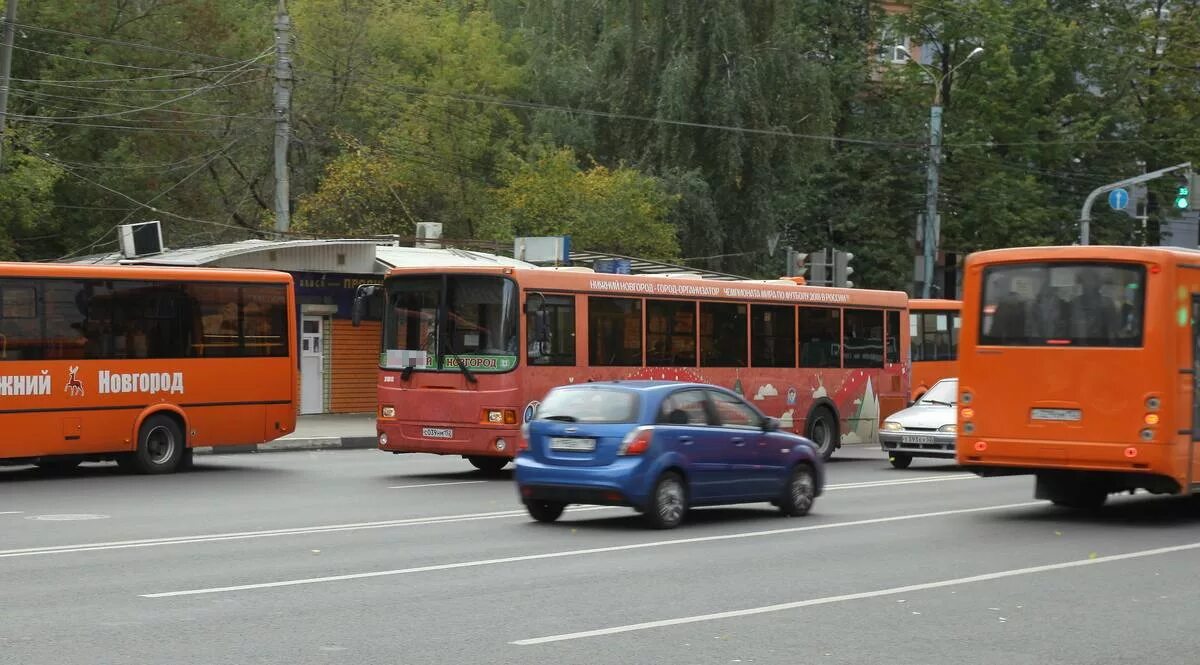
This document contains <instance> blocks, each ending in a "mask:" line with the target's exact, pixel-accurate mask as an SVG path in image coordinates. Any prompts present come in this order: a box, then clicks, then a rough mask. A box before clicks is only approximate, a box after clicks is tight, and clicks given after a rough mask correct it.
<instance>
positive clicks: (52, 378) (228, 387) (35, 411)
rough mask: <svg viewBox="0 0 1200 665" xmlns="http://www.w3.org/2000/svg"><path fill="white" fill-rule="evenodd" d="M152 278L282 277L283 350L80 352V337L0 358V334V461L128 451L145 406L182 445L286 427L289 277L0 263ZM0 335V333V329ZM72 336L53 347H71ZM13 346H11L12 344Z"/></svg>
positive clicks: (291, 411)
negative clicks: (52, 350) (237, 353)
mask: <svg viewBox="0 0 1200 665" xmlns="http://www.w3.org/2000/svg"><path fill="white" fill-rule="evenodd" d="M31 278H32V279H41V280H55V279H60V280H104V281H109V280H111V281H113V282H121V281H125V280H131V281H153V282H159V283H163V282H169V283H180V284H196V283H200V284H220V283H223V282H229V283H236V284H238V285H242V286H249V287H253V286H258V285H282V286H284V287H286V288H285V291H286V294H287V296H286V302H287V307H286V309H287V313H288V315H287V352H286V355H279V356H263V357H230V358H222V357H209V358H144V359H89V358H87V357H86V356H84V355H83V351H82V342H78V343H77V345H78V346H79V347H80V348H79V349H76V350H75V351H72V352H71V353H72V354H75V355H77V357H74V358H69V359H57V358H56V359H45V360H32V359H31V360H11V359H6V358H7V355H8V353H9V350H10V347H8V345H7V340H6V339H0V356H3V358H0V428H2V429H3V430H4V432H5V433H6V434H5V436H4V437H3V440H0V461H3V460H13V459H27V458H39V457H48V456H57V455H69V456H76V455H78V456H93V457H97V458H100V457H103V456H105V455H111V454H114V453H121V452H129V451H132V450H133V449H134V448H135V447H136V444H137V436H138V428H139V427H140V425H141V423H142V422H143V421H144V420H145V419H146V418H147V417H149V416H150V415H153V414H155V413H159V412H168V413H171V414H174V415H175V416H177V418H178V419H179V420H180V421H181V423H182V426H183V431H184V436H185V439H186V443H187V446H188V447H190V448H194V447H200V446H228V445H245V444H254V443H262V442H264V441H270V440H272V439H276V438H278V437H280V436H284V435H286V434H288V433H290V432H293V431H295V428H296V398H297V395H296V393H297V387H296V384H297V371H298V368H297V364H296V317H295V311H296V303H295V293H294V289H293V288H292V278H291V276H290V275H288V274H287V273H281V272H273V271H265V270H224V269H213V268H174V267H157V266H79V265H76V264H26V263H0V280H13V279H31ZM0 337H3V336H2V335H0ZM72 343H74V342H64V345H63V346H61V347H56V348H68V349H73V348H74V347H73V346H71V344H72ZM12 348H13V350H15V347H12Z"/></svg>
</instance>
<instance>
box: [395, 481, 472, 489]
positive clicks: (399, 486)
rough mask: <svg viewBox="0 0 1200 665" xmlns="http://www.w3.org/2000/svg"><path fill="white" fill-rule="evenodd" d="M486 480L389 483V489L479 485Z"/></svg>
mask: <svg viewBox="0 0 1200 665" xmlns="http://www.w3.org/2000/svg"><path fill="white" fill-rule="evenodd" d="M486 482H488V481H486V480H456V481H454V482H449V483H421V484H420V485H389V486H388V489H390V490H411V489H416V488H418V487H445V486H447V485H477V484H479V483H486Z"/></svg>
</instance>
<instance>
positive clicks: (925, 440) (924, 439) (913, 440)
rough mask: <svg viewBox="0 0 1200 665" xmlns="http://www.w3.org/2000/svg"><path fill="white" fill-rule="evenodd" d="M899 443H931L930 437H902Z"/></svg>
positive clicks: (931, 438)
mask: <svg viewBox="0 0 1200 665" xmlns="http://www.w3.org/2000/svg"><path fill="white" fill-rule="evenodd" d="M900 441H902V442H904V443H933V437H932V436H902V437H900Z"/></svg>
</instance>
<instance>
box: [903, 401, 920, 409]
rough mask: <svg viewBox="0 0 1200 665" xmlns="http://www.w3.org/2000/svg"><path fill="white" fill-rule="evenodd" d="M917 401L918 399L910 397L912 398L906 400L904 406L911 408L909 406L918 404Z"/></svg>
mask: <svg viewBox="0 0 1200 665" xmlns="http://www.w3.org/2000/svg"><path fill="white" fill-rule="evenodd" d="M916 403H917V401H916V400H912V399H910V400H908V402H906V403H905V405H904V408H906V409H907V408H909V407H911V406H913V405H914V404H916Z"/></svg>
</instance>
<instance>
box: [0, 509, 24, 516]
mask: <svg viewBox="0 0 1200 665" xmlns="http://www.w3.org/2000/svg"><path fill="white" fill-rule="evenodd" d="M22 514H24V512H23V511H20V510H0V515H22Z"/></svg>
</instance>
